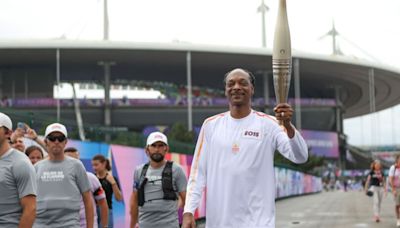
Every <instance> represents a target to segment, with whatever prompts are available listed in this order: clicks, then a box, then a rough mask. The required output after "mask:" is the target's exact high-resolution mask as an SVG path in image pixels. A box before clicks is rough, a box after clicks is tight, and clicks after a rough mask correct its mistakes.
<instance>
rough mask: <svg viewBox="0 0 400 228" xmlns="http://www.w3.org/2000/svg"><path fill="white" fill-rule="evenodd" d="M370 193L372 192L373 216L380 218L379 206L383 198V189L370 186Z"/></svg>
mask: <svg viewBox="0 0 400 228" xmlns="http://www.w3.org/2000/svg"><path fill="white" fill-rule="evenodd" d="M372 191H373V192H374V196H373V202H374V215H375V216H378V217H379V216H380V214H381V204H382V198H383V187H380V186H372Z"/></svg>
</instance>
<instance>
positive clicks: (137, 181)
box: [131, 132, 187, 228]
mask: <svg viewBox="0 0 400 228" xmlns="http://www.w3.org/2000/svg"><path fill="white" fill-rule="evenodd" d="M168 151H169V147H168V141H167V137H166V136H165V135H164V134H162V133H160V132H153V133H151V134H150V135H149V137H148V138H147V146H146V153H147V155H148V156H149V158H150V162H149V163H148V168H147V171H146V175H145V176H144V177H143V178H141V174H142V171H143V167H144V166H145V165H140V166H138V167H136V169H135V173H134V186H133V193H132V197H131V228H133V227H135V226H137V224H138V225H139V227H140V228H152V227H168V228H179V221H178V208H179V206H180V207H183V206H184V205H183V203H184V202H185V197H186V185H187V179H186V176H185V173H184V172H183V170H182V167H181V166H179V165H178V164H176V163H172V188H173V194H174V197H176V199H175V200H174V199H165V193H164V189H165V186H163V178H162V176H163V171H164V169H165V167H166V166H167V161H166V160H165V159H164V157H165V154H166V153H167V152H168ZM144 178H145V179H146V181H145V184H143V179H144ZM164 184H165V180H164ZM140 191H142V192H143V193H144V201H143V202H144V204H143V205H141V206H139V205H138V204H139V202H140V201H141V200H140V199H139V195H140V194H139V192H140ZM179 198H180V201H179V200H178V199H179ZM178 202H181V205H178ZM138 217H139V218H138Z"/></svg>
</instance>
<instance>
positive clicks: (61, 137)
mask: <svg viewBox="0 0 400 228" xmlns="http://www.w3.org/2000/svg"><path fill="white" fill-rule="evenodd" d="M47 139H48V140H50V141H52V142H55V141H56V140H58V141H59V142H64V141H65V139H66V138H65V136H64V135H59V136H51V135H49V136H47Z"/></svg>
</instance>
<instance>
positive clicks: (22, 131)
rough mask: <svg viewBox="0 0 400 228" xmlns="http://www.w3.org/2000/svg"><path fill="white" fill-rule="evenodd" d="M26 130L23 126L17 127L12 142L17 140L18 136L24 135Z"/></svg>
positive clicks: (12, 135)
mask: <svg viewBox="0 0 400 228" xmlns="http://www.w3.org/2000/svg"><path fill="white" fill-rule="evenodd" d="M24 134H25V131H24V129H22V128H16V129H15V130H14V131H13V133H12V134H11V142H15V140H16V139H17V138H21V137H24Z"/></svg>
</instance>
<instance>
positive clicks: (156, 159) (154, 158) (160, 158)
mask: <svg viewBox="0 0 400 228" xmlns="http://www.w3.org/2000/svg"><path fill="white" fill-rule="evenodd" d="M150 159H151V160H152V161H154V162H157V163H158V162H162V161H163V160H164V155H162V154H160V153H155V154H152V155H150Z"/></svg>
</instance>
